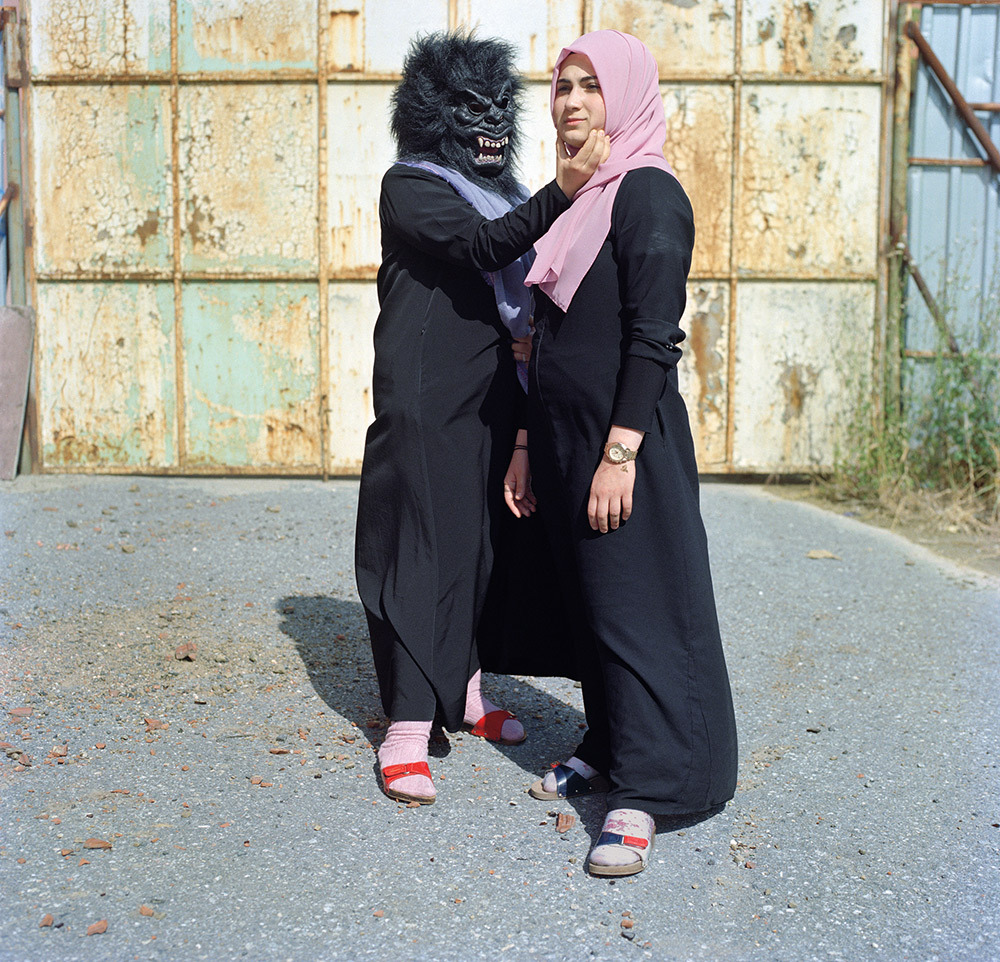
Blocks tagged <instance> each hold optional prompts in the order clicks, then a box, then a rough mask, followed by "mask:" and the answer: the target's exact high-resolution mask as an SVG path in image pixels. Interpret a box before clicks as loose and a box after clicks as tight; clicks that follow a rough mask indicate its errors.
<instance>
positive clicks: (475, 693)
mask: <svg viewBox="0 0 1000 962" xmlns="http://www.w3.org/2000/svg"><path fill="white" fill-rule="evenodd" d="M482 674H483V673H482V672H481V671H477V672H476V673H475V674H474V675H473V676H472V677H471V678H470V679H469V685H468V687H467V688H466V689H465V719H464V720H465V724H466V725H475V724H476V722H477V721H479V719H480V718H482V717H483V715H488V714H489V713H490V712H491V711H496V710H497V706H496V705H494V704H493V702H491V701H490V700H489V699H488V698H484V697H483V693H482V692H481V691H480V690H479V685H480V682H481V681H482ZM500 735H501V737H502V738H503V740H504V741H505V742H518V741H520V740H521V739H522V738H524V727H523V726H522V725H521V723H520V722H519V721H518V720H517V719H516V718H508V719H507V720H506V721H505V722H504V723H503V727H502V728H501V729H500Z"/></svg>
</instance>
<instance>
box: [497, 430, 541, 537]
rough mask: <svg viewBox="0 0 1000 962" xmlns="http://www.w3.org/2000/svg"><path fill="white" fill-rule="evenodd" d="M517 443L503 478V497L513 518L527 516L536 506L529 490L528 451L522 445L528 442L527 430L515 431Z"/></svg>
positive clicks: (533, 495) (529, 468) (529, 469)
mask: <svg viewBox="0 0 1000 962" xmlns="http://www.w3.org/2000/svg"><path fill="white" fill-rule="evenodd" d="M515 443H516V444H517V445H518V448H516V449H515V450H514V452H513V454H511V456H510V466H509V467H508V468H507V474H506V475H504V479H503V498H504V501H506V502H507V507H508V508H510V510H511V513H512V514H513V515H514V517H515V518H527V517H529V516H530V515H532V514H533V513H534V511H535V509H536V508H537V507H538V504H537V502H536V501H535V494H534V492H533V491H532V490H531V465H530V463H529V462H528V452H527V450H525V449H524V448H522V447H521V446H522V445H527V443H528V432H527V431H525V430H524V429H523V428H522V429H521V430H520V431H518V432H517V441H516V442H515Z"/></svg>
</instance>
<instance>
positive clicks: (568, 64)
mask: <svg viewBox="0 0 1000 962" xmlns="http://www.w3.org/2000/svg"><path fill="white" fill-rule="evenodd" d="M552 120H553V121H554V122H555V125H556V132H557V133H558V134H559V137H560V138H561V139H562V140H563V142H564V143H567V144H569V146H570V147H582V146H583V145H584V144H585V143H586V142H587V136H588V135H589V134H590V132H591V131H592V130H603V129H604V122H605V120H606V114H605V110H604V95H603V94H602V93H601V85H600V84H599V83H598V82H597V75H596V73H595V72H594V65H593V64H592V63H591V62H590V58H589V57H585V56H584V55H583V54H581V53H573V54H570V55H569V56H568V57H567V58H566V59H565V60H564V61H563V63H562V67H561V68H560V70H559V79H558V80H557V81H556V99H555V104H554V106H553V107H552Z"/></svg>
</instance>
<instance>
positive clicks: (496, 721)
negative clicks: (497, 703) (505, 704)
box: [469, 708, 528, 745]
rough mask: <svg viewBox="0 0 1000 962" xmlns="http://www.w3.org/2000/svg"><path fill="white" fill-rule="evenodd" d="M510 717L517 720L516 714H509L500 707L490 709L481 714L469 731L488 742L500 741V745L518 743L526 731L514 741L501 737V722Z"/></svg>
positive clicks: (524, 737)
mask: <svg viewBox="0 0 1000 962" xmlns="http://www.w3.org/2000/svg"><path fill="white" fill-rule="evenodd" d="M511 719H513V720H514V721H517V715H514V714H511V712H509V711H504V710H503V709H502V708H497V709H496V710H495V711H490V712H487V713H486V714H485V715H483V717H482V718H480V719H479V721H477V722H476V724H475V725H473V726H472V727H471V728H470V729H469V732H470V734H473V735H476V736H478V737H479V738H485V739H486V740H487V741H488V742H500V744H501V745H520V744H521V742H523V741H524V740H525V739H526V738H527V737H528V733H527V732H525V733H524V734H523V735H522V736H521V737H520V738H518V739H516V740H514V741H511V740H509V739H506V738H504V737H503V734H502V732H503V723H504V722H505V721H510V720H511Z"/></svg>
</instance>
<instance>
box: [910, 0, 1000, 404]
mask: <svg viewBox="0 0 1000 962" xmlns="http://www.w3.org/2000/svg"><path fill="white" fill-rule="evenodd" d="M920 29H921V31H922V32H923V34H924V36H925V38H926V39H927V41H928V43H929V44H930V46H931V47H932V49H933V50H934V53H935V54H936V55H937V57H938V59H939V60H940V61H941V63H942V65H943V67H944V68H945V70H946V71H947V72H948V74H949V76H950V77H951V78H952V79H953V80H954V82H955V85H956V86H957V87H958V89H959V91H960V92H961V94H962V96H963V97H964V98H965V100H966V101H968V102H970V103H973V104H975V103H997V102H1000V3H996V4H990V5H984V6H976V7H954V6H947V7H946V6H932V5H929V6H926V7H924V8H923V11H922V17H921V23H920ZM976 116H977V117H978V118H979V120H980V121H981V122H982V123H983V125H984V126H985V127H986V129H987V131H988V133H989V134H990V137H991V139H992V140H993V142H994V143H1000V111H995V110H993V111H990V110H977V111H976ZM910 129H911V140H910V152H911V156H914V157H918V158H925V159H928V160H930V161H937V163H936V164H933V163H932V164H927V165H924V164H919V165H916V164H915V165H911V166H910V168H909V172H908V214H909V217H908V238H907V240H908V243H909V247H910V251H911V252H912V255H913V258H914V261H915V262H916V264H917V265H918V266H919V268H920V271H921V273H922V274H923V275H924V278H925V279H926V281H927V284H928V286H929V287H930V290H931V292H932V293H933V294H934V296H935V298H936V299H937V300H938V303H939V305H940V306H941V308H942V310H943V311H944V312H945V315H946V319H947V321H948V324H949V326H950V327H951V329H952V331H953V332H954V334H955V337H956V338H957V340H958V343H959V346H960V347H961V348H962V349H963V350H965V349H969V348H972V347H978V346H981V344H982V340H981V339H982V338H983V336H984V334H987V336H988V332H984V331H983V330H982V329H981V325H982V323H983V321H984V320H985V319H986V318H988V317H990V316H992V317H994V318H995V317H996V316H997V310H998V299H1000V176H998V175H997V174H996V173H995V172H994V171H992V170H991V169H990V168H989V167H988V166H985V164H984V163H983V158H984V153H983V151H982V148H981V147H980V145H979V143H978V142H977V141H976V140H975V138H974V137H973V136H972V134H971V132H970V131H969V129H968V127H967V126H966V124H965V122H964V120H963V119H962V118H961V117H960V116H959V114H958V112H957V110H956V109H955V106H954V104H952V102H951V99H950V98H949V97H948V95H947V94H946V93H945V91H944V90H943V88H942V87H941V85H940V83H939V82H938V80H937V78H936V77H934V76H933V74H932V73H931V71H930V70H929V69H927V67H926V65H925V64H923V63H920V64H919V65H918V68H917V74H916V82H915V84H914V91H913V103H912V108H911V119H910ZM952 161H957V162H958V163H957V164H956V163H952ZM968 164H973V165H976V166H967V165H968ZM906 293H907V299H906V307H905V322H904V323H905V333H904V345H905V348H906V349H908V350H913V351H923V352H933V351H936V350H939V349H940V346H941V344H940V335H939V333H938V331H937V328H936V325H935V323H934V320H933V318H932V317H931V314H930V312H929V310H928V309H927V305H926V304H925V303H924V301H923V299H922V297H921V295H920V294H919V292H918V291H917V289H916V286H915V284H914V282H913V280H912V278H911V279H909V281H908V285H907V292H906ZM993 336H994V337H995V336H996V332H995V331H994V332H993ZM914 383H915V384H921V383H922V382H921V381H920V380H919V379H918V380H917V381H915V382H914Z"/></svg>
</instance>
